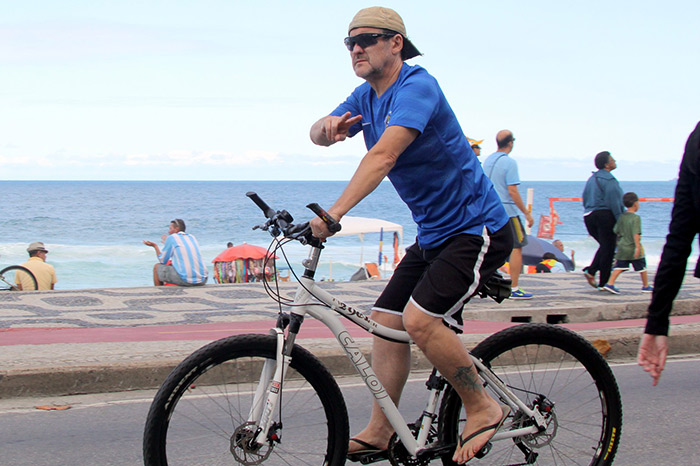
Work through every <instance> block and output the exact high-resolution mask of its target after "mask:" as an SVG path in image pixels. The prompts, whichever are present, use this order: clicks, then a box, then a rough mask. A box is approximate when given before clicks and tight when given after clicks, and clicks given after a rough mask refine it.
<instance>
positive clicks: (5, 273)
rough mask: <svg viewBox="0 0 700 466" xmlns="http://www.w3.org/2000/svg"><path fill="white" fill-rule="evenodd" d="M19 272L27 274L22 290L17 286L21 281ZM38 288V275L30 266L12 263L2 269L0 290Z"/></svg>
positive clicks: (0, 272) (29, 289)
mask: <svg viewBox="0 0 700 466" xmlns="http://www.w3.org/2000/svg"><path fill="white" fill-rule="evenodd" d="M18 274H25V275H24V276H23V278H24V281H23V285H22V288H21V290H20V287H18V286H17V283H21V282H20V281H19V279H18V277H17V275H18ZM38 289H39V286H38V285H37V282H36V277H35V276H34V274H33V273H32V271H31V270H29V269H28V268H26V267H23V266H21V265H11V266H9V267H5V268H4V269H2V270H0V291H33V290H38Z"/></svg>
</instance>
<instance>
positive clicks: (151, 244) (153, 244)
mask: <svg viewBox="0 0 700 466" xmlns="http://www.w3.org/2000/svg"><path fill="white" fill-rule="evenodd" d="M143 244H145V245H146V246H150V247H152V248H153V249H155V250H156V256H160V248H159V247H158V245H157V244H156V243H154V242H153V241H146V240H144V242H143Z"/></svg>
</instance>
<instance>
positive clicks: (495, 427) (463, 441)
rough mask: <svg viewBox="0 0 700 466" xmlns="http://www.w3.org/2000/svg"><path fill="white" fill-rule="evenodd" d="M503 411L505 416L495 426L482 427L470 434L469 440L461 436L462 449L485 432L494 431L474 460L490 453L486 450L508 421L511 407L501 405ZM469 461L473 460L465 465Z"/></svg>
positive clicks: (460, 444) (460, 445)
mask: <svg viewBox="0 0 700 466" xmlns="http://www.w3.org/2000/svg"><path fill="white" fill-rule="evenodd" d="M501 411H502V412H503V416H502V417H501V420H500V421H498V422H496V423H495V424H491V425H490V426H486V427H482V428H481V429H479V430H477V431H476V432H474V433H472V434H469V435H468V436H467V438H462V436H461V435H460V437H459V447H460V448H462V447H464V445H466V444H467V442H469V441H470V440H471V439H473V438H474V437H477V436H479V435H481V434H483V433H484V432H488V431H489V430H493V434H491V437H489V439H488V440H487V441H486V443H485V444H484V446H483V447H481V448H480V449H479V451H477V452H476V453H475V454H474V456H473V458H483V456H484V455H485V454H486V453H488V450H486V451H484V449H485V448H486V447H488V446H489V443H490V441H491V438H493V436H494V435H496V432H498V429H500V428H501V426H502V425H503V423H504V422H505V421H506V418H507V417H508V415H509V414H510V407H509V406H506V405H501ZM482 451H483V453H481V452H482ZM469 461H471V459H469V460H467V461H465V463H467V462H469ZM462 464H464V463H462Z"/></svg>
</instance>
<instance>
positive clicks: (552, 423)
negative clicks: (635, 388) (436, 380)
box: [440, 324, 622, 466]
mask: <svg viewBox="0 0 700 466" xmlns="http://www.w3.org/2000/svg"><path fill="white" fill-rule="evenodd" d="M472 354H473V355H474V356H476V357H477V358H480V359H481V360H482V361H483V362H484V363H485V364H486V365H487V366H489V367H490V368H491V370H492V371H493V372H494V373H495V374H496V375H497V376H498V377H499V378H500V379H501V380H502V381H503V382H504V383H505V384H506V386H508V387H509V388H510V390H511V391H512V392H513V393H514V394H515V395H516V396H517V397H519V398H520V399H521V400H522V401H523V402H524V403H525V404H526V405H528V406H529V407H531V408H532V407H533V406H535V405H537V406H540V407H541V411H548V412H547V413H545V417H546V418H547V420H548V423H549V424H548V427H547V429H546V430H545V431H544V432H540V433H536V434H529V435H524V436H522V437H516V438H514V439H504V440H499V441H495V442H493V446H492V449H491V451H490V452H489V453H488V454H487V455H486V456H485V457H483V458H482V459H477V458H475V459H473V460H472V461H471V462H470V464H472V463H473V464H474V465H508V464H538V465H589V466H605V465H610V464H612V462H613V458H614V456H615V452H616V451H617V446H618V444H619V442H620V434H621V429H622V402H621V400H620V392H619V389H618V387H617V382H616V381H615V378H614V376H613V374H612V371H611V370H610V367H609V366H608V364H607V362H605V360H604V359H603V357H602V356H601V355H600V353H599V352H598V351H597V350H596V349H595V348H594V347H593V346H592V345H591V344H590V343H588V342H587V341H586V340H584V339H583V338H582V337H580V336H579V335H577V334H576V333H574V332H572V331H569V330H567V329H565V328H562V327H555V326H552V325H547V324H527V325H520V326H517V327H511V328H509V329H506V330H504V331H502V332H499V333H497V334H495V335H492V336H491V337H489V338H487V339H486V340H484V341H483V342H481V343H480V344H479V345H478V346H477V347H476V348H475V349H474V351H472ZM487 389H488V386H487ZM492 395H493V396H494V398H496V399H498V396H497V395H496V394H495V393H494V392H492ZM440 418H441V420H440V422H441V426H440V431H441V435H442V439H443V441H444V442H446V443H456V441H457V439H458V436H459V435H461V433H462V429H463V428H464V421H465V413H464V410H463V409H462V402H461V400H460V398H459V396H457V394H456V392H454V391H453V390H452V389H450V390H449V391H448V392H447V393H446V395H445V397H444V398H443V402H442V405H441V409H440ZM532 424H533V422H532V421H531V420H530V419H526V418H525V416H523V415H522V413H521V412H514V413H512V414H511V417H509V419H507V420H506V422H505V424H504V427H503V430H511V429H516V428H520V427H527V426H530V425H532ZM528 455H529V457H528ZM535 455H536V456H535ZM443 464H445V465H450V466H451V465H453V464H454V463H452V461H451V454H450V456H449V458H447V457H446V458H443Z"/></svg>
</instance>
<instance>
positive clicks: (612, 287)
mask: <svg viewBox="0 0 700 466" xmlns="http://www.w3.org/2000/svg"><path fill="white" fill-rule="evenodd" d="M602 288H603V289H604V290H605V291H609V292H611V293H612V294H620V290H619V289H618V288H615V285H604V286H602Z"/></svg>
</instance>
